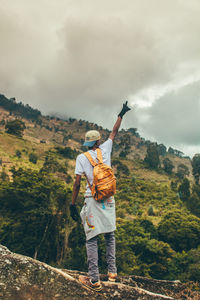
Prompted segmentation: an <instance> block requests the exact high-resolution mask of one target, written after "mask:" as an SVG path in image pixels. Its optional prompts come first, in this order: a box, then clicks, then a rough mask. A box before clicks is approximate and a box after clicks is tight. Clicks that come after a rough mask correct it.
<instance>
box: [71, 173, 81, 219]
mask: <svg viewBox="0 0 200 300" xmlns="http://www.w3.org/2000/svg"><path fill="white" fill-rule="evenodd" d="M80 185H81V175H76V179H75V182H74V185H73V192H72V203H71V204H70V215H71V217H72V219H73V220H74V221H79V219H80V216H79V213H78V210H77V208H76V204H75V203H76V199H77V197H78V193H79V190H80Z"/></svg>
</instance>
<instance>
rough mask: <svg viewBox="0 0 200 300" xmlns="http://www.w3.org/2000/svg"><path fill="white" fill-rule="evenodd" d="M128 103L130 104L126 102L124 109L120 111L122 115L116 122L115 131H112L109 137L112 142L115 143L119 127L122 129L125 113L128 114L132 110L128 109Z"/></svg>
mask: <svg viewBox="0 0 200 300" xmlns="http://www.w3.org/2000/svg"><path fill="white" fill-rule="evenodd" d="M127 103H128V101H126V102H125V103H124V104H123V108H122V110H121V111H120V113H119V114H118V118H117V121H116V123H115V125H114V126H113V130H112V132H111V134H110V135H109V138H110V139H111V140H112V141H114V138H115V136H116V134H117V133H118V130H119V127H120V125H121V122H122V118H123V116H124V115H125V113H127V111H129V110H130V108H129V107H128V105H127Z"/></svg>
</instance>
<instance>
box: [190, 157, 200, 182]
mask: <svg viewBox="0 0 200 300" xmlns="http://www.w3.org/2000/svg"><path fill="white" fill-rule="evenodd" d="M192 174H193V176H194V179H195V182H196V184H199V177H200V154H199V153H198V154H195V155H194V156H193V158H192Z"/></svg>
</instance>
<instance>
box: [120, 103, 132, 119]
mask: <svg viewBox="0 0 200 300" xmlns="http://www.w3.org/2000/svg"><path fill="white" fill-rule="evenodd" d="M127 104H128V101H126V102H125V103H124V104H123V108H122V110H121V111H120V113H119V114H118V117H121V118H122V117H123V116H124V115H125V114H126V113H127V111H129V110H131V109H130V108H129V107H128V105H127Z"/></svg>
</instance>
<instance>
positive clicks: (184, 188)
mask: <svg viewBox="0 0 200 300" xmlns="http://www.w3.org/2000/svg"><path fill="white" fill-rule="evenodd" d="M178 192H179V196H180V199H181V200H182V201H188V200H189V197H190V182H189V180H188V179H187V178H183V181H182V183H181V184H180V186H179V188H178Z"/></svg>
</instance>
